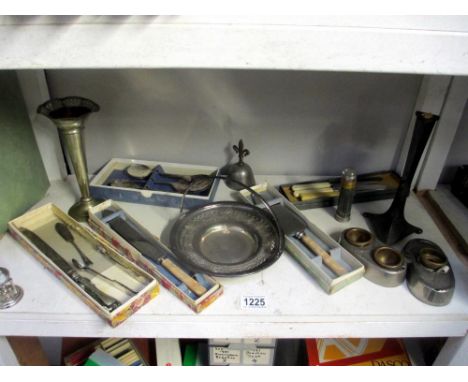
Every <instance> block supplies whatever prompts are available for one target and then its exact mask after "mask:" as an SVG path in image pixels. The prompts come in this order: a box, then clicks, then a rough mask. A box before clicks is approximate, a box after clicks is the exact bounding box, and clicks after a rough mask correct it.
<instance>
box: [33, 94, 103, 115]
mask: <svg viewBox="0 0 468 382" xmlns="http://www.w3.org/2000/svg"><path fill="white" fill-rule="evenodd" d="M99 109H100V108H99V105H98V104H97V103H95V102H93V101H91V100H90V99H87V98H83V97H77V96H70V97H64V98H52V99H50V100H48V101H46V102H44V103H43V104H41V105H39V106H38V107H37V112H38V113H39V114H42V115H44V116H46V117H47V118H50V119H80V118H84V117H86V116H87V115H88V114H90V113H93V112H97V111H99Z"/></svg>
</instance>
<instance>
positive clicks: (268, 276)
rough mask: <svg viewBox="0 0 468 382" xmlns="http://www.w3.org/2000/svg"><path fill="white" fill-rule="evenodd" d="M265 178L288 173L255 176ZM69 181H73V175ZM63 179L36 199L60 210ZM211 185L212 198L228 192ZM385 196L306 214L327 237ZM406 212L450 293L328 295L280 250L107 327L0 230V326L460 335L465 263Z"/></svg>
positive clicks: (189, 334) (465, 310) (67, 201)
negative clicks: (247, 271)
mask: <svg viewBox="0 0 468 382" xmlns="http://www.w3.org/2000/svg"><path fill="white" fill-rule="evenodd" d="M257 178H258V179H257V180H258V181H262V180H264V179H267V180H269V181H270V182H271V183H272V184H279V183H283V182H285V181H296V180H299V179H304V177H302V178H301V177H295V178H288V179H286V178H285V177H278V176H269V177H261V176H257ZM73 183H74V182H73ZM72 188H74V187H72V186H71V185H70V183H67V182H64V181H57V182H54V183H53V184H52V186H51V188H50V190H49V192H48V194H47V196H46V197H45V198H44V200H43V201H41V203H39V204H44V203H47V202H50V201H52V202H54V203H56V204H57V205H58V206H59V207H61V208H63V209H64V210H66V209H67V208H68V207H69V206H70V205H71V204H72V202H73V200H74V198H75V196H74V192H75V193H76V190H75V191H74V192H72ZM230 194H231V191H230V190H228V189H227V188H226V187H225V186H224V185H220V189H219V191H218V194H217V199H218V200H221V199H228V198H230ZM389 203H390V201H388V200H387V201H378V202H372V203H365V204H356V205H355V206H353V209H354V211H353V212H354V213H353V215H352V221H351V222H349V223H347V224H340V223H337V222H336V221H335V220H334V218H333V208H326V209H313V210H308V211H306V215H307V216H308V217H309V218H310V219H311V220H312V221H313V222H314V223H315V224H317V225H319V227H321V228H322V229H323V230H324V231H326V232H328V233H329V234H331V235H332V236H333V237H335V238H336V235H337V234H338V233H339V232H341V231H342V230H343V229H345V228H347V227H350V226H361V227H366V226H367V225H366V222H365V220H364V219H363V218H362V215H361V214H360V212H362V211H375V212H378V211H384V210H385V209H386V208H387V206H388V205H389ZM122 206H123V207H124V208H125V209H126V210H127V211H128V212H129V213H130V214H132V215H133V216H134V217H136V218H137V219H138V220H139V221H140V222H142V223H143V224H145V225H147V226H148V227H149V228H150V229H151V230H152V231H153V232H155V233H157V234H159V233H161V232H163V233H162V237H163V239H164V237H165V235H166V234H167V232H165V231H164V228H165V227H166V225H167V222H168V221H169V220H171V219H173V218H174V217H176V216H177V214H178V210H176V209H168V208H161V207H153V206H147V205H137V204H129V203H122ZM406 212H407V216H408V217H409V220H410V221H411V222H412V223H415V224H417V225H419V226H421V227H422V228H423V229H424V234H423V235H421V237H424V238H428V239H430V240H433V241H434V242H436V243H437V244H438V245H440V246H441V247H442V249H443V250H444V251H445V252H446V254H447V256H448V257H449V259H450V262H451V264H452V266H453V268H454V271H455V278H456V290H455V294H454V297H453V300H452V301H451V303H450V304H449V305H447V306H445V307H432V306H429V305H426V304H423V303H422V302H420V301H418V300H417V299H415V298H414V297H413V296H412V295H411V293H410V292H409V290H408V289H407V287H406V285H405V284H404V285H401V286H399V287H396V288H383V287H380V286H378V285H375V284H373V283H371V282H369V281H368V280H366V279H365V278H362V279H360V280H358V281H357V282H355V283H353V284H352V285H349V286H347V287H346V288H344V289H343V290H341V291H339V292H337V293H336V294H334V295H327V294H326V293H325V292H323V290H322V289H321V288H320V287H319V286H318V285H317V283H316V282H315V281H314V280H313V279H312V278H311V277H310V276H309V275H308V274H307V273H306V272H305V271H303V270H302V268H301V267H300V266H299V265H298V264H297V263H296V262H295V261H294V260H293V259H292V258H291V257H290V256H289V255H288V254H287V253H285V254H284V255H283V256H282V257H281V258H280V259H279V260H278V261H277V262H276V263H275V264H273V265H272V266H271V267H269V268H267V269H266V270H264V271H262V272H259V273H256V274H254V275H249V276H245V277H238V278H222V279H220V281H221V282H222V284H223V285H224V287H225V292H224V295H222V296H221V297H220V298H219V299H218V300H217V301H215V302H214V303H213V304H212V305H211V306H209V307H208V308H207V309H206V310H205V311H203V312H202V313H201V314H195V313H193V312H192V311H191V310H190V309H189V308H188V307H186V306H185V305H184V304H183V303H182V302H180V301H179V300H177V299H176V298H175V297H174V296H173V295H172V294H170V293H169V292H168V291H166V290H165V289H163V288H162V289H161V293H160V295H159V296H158V297H156V299H155V300H153V301H152V302H150V303H149V304H147V305H146V306H144V307H143V308H142V309H141V310H140V311H138V312H137V313H136V314H135V315H134V316H132V317H130V319H129V320H127V321H125V322H124V323H123V324H122V325H120V326H119V327H117V328H111V327H110V326H109V325H108V324H107V323H105V322H104V321H103V320H102V319H101V318H100V317H99V316H97V315H96V314H95V313H94V312H93V311H91V309H90V308H88V307H87V306H86V305H85V304H84V303H83V302H81V301H80V300H79V299H78V297H76V296H75V295H74V294H73V293H72V292H71V291H69V290H68V289H66V288H65V287H64V286H63V285H62V284H61V283H60V282H59V281H58V280H57V279H55V277H54V276H53V275H52V274H50V273H49V272H48V271H47V270H45V269H44V268H43V267H42V266H41V265H40V264H39V263H38V262H37V261H36V260H35V259H34V258H33V257H32V256H31V255H29V254H28V253H27V252H26V251H24V250H23V249H22V247H21V246H20V245H19V244H18V243H17V242H15V241H14V240H13V239H12V238H11V237H10V236H9V235H5V237H4V238H3V239H1V240H0V265H1V266H3V267H6V268H7V269H9V270H10V273H11V276H12V277H13V280H14V281H15V283H17V284H18V285H20V286H22V287H23V288H24V291H25V295H24V297H23V300H22V301H21V302H20V303H19V304H18V305H16V306H14V307H12V308H10V309H8V310H5V311H0V336H2V335H3V336H5V335H34V336H48V337H51V336H61V337H68V336H81V337H87V336H89V337H101V336H102V337H107V336H115V337H159V338H217V337H222V338H225V337H232V338H236V337H244V338H247V337H273V338H294V337H296V338H307V337H342V336H344V337H445V336H463V335H465V334H466V332H467V329H468V303H467V301H468V268H467V267H465V266H464V265H463V264H462V263H461V262H460V260H459V259H458V258H457V257H456V256H455V255H454V253H453V252H452V250H451V249H450V247H449V245H448V243H447V242H446V241H445V239H444V238H443V236H442V235H441V233H440V232H439V230H438V229H437V228H436V226H435V224H434V223H433V221H432V220H431V218H430V217H429V215H428V214H427V213H426V211H425V210H424V209H423V207H422V205H421V204H420V203H419V201H418V200H417V199H416V198H415V197H414V196H411V197H410V198H409V200H408V203H407V209H406ZM245 295H256V296H265V297H266V299H267V302H268V308H267V309H265V310H262V311H259V312H249V311H245V310H241V309H240V305H239V301H240V298H241V297H242V296H245Z"/></svg>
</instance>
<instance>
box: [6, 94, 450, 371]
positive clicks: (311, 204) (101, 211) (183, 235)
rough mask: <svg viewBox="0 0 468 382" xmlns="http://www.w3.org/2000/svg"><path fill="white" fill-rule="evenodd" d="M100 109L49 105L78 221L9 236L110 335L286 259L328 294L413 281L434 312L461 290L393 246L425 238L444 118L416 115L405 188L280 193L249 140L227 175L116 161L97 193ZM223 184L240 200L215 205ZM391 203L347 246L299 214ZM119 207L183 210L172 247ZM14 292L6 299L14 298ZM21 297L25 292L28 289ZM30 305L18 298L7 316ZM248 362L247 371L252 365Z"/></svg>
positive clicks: (360, 183) (423, 252)
mask: <svg viewBox="0 0 468 382" xmlns="http://www.w3.org/2000/svg"><path fill="white" fill-rule="evenodd" d="M98 110H99V107H98V106H97V105H96V104H95V103H94V102H92V101H90V100H87V99H84V98H81V97H66V98H62V99H54V100H50V101H48V102H46V103H44V104H43V105H40V106H39V108H38V112H39V113H40V114H43V115H45V116H46V117H48V118H49V119H50V120H51V121H53V122H54V123H55V125H56V126H57V128H58V130H59V133H60V135H61V137H62V140H63V142H64V145H65V149H66V152H67V153H68V154H69V156H70V159H71V162H72V165H73V168H74V170H75V174H76V179H77V182H78V185H79V189H80V194H81V195H80V199H79V200H78V201H77V202H76V203H75V204H73V206H71V208H70V209H69V211H68V213H69V215H70V216H69V215H67V214H66V213H64V212H63V211H61V210H60V209H59V208H58V207H56V206H55V205H53V204H47V205H44V206H42V207H39V208H37V209H34V210H31V211H29V212H27V213H26V214H24V215H22V216H20V217H18V218H16V219H14V220H12V221H10V222H9V224H8V227H9V231H10V233H11V235H12V236H13V237H14V238H15V239H16V240H18V241H19V242H20V244H21V245H23V246H24V247H25V248H26V249H27V251H28V252H30V253H31V254H32V255H33V256H34V257H35V258H36V259H37V260H38V261H40V262H41V264H43V265H44V266H45V268H47V269H48V270H49V271H50V272H51V273H52V274H53V275H55V276H56V277H58V278H59V279H60V280H61V281H62V282H63V283H64V284H65V285H66V286H67V287H68V288H69V289H71V290H72V291H73V292H74V293H75V294H76V295H78V296H79V298H80V299H82V300H83V301H84V302H85V303H86V304H87V305H89V306H90V307H91V308H92V309H93V310H94V311H95V312H97V313H98V314H99V315H100V316H102V317H103V318H104V319H105V320H106V321H107V322H109V323H110V324H111V325H112V326H116V325H118V324H120V323H122V322H123V321H125V320H126V319H127V318H128V317H130V316H131V315H132V314H133V313H135V312H137V310H138V309H140V308H141V307H142V306H143V305H145V304H146V303H149V302H150V301H151V300H152V299H153V298H155V297H156V296H157V294H158V292H159V285H162V286H163V287H165V288H166V289H167V290H169V291H170V292H171V293H172V294H173V295H174V296H175V297H177V298H178V299H179V300H180V301H182V302H183V303H184V304H185V305H187V306H188V307H189V308H190V309H192V310H193V312H196V313H199V312H201V311H202V310H203V309H205V308H206V307H208V306H209V305H210V304H211V303H213V302H214V301H216V300H217V299H218V298H219V297H220V296H222V294H223V291H224V287H223V285H222V284H221V282H220V281H218V279H217V278H218V277H236V276H242V275H247V274H251V273H256V272H260V271H262V270H266V269H267V268H268V267H269V266H271V265H272V264H273V263H275V262H276V261H277V260H278V259H279V258H280V256H281V255H282V254H283V252H285V251H287V252H288V253H289V254H290V255H291V256H292V257H293V258H294V259H295V260H296V261H297V264H299V266H301V267H302V268H304V269H305V270H306V272H307V273H308V274H309V275H310V276H311V277H312V279H313V280H314V282H317V283H318V284H319V285H320V287H321V288H322V289H323V290H324V291H325V293H327V294H333V293H336V292H337V291H339V290H340V289H342V288H344V287H346V286H348V285H351V284H353V283H355V282H356V281H358V280H359V279H360V278H362V277H363V276H365V277H366V278H367V279H368V280H370V281H372V282H374V283H376V284H379V285H381V286H384V287H395V286H398V285H400V284H402V283H403V282H404V280H407V284H408V288H409V289H410V291H411V293H412V294H413V295H414V296H415V297H416V298H418V299H419V300H420V301H422V302H424V303H426V304H431V305H438V306H441V305H446V304H448V303H449V302H450V300H451V298H452V295H453V291H454V288H455V279H454V276H453V272H452V268H451V266H450V263H449V261H448V259H447V257H446V256H445V254H444V253H443V252H442V250H441V249H440V247H438V246H437V245H436V244H435V243H432V242H430V241H428V240H422V241H417V242H415V241H414V240H413V241H410V242H409V243H408V244H407V246H406V247H405V248H404V249H403V251H402V253H400V252H398V251H397V250H396V249H395V248H393V247H392V245H393V244H394V243H395V242H397V241H399V240H401V239H403V238H404V237H406V236H408V235H409V234H410V233H421V232H422V230H421V229H419V228H418V227H415V226H412V225H411V224H409V223H407V222H406V220H405V217H404V206H405V201H406V198H407V196H408V194H409V185H410V184H411V180H412V177H413V176H414V171H415V169H416V166H417V164H418V161H419V159H420V156H421V155H422V151H423V149H424V147H425V144H426V142H427V139H428V137H429V135H428V134H429V133H430V131H431V130H432V127H433V126H434V124H435V122H436V121H437V119H438V117H437V116H433V115H432V114H428V113H420V112H418V113H417V122H416V127H415V131H414V137H416V138H417V139H415V140H414V142H412V145H411V147H410V153H411V155H409V158H408V163H407V166H405V171H404V173H403V176H402V177H399V176H398V175H397V174H396V173H394V172H393V171H384V172H377V173H369V174H358V175H357V176H356V172H355V171H354V170H353V169H352V168H347V169H345V170H344V171H343V173H342V176H341V177H336V178H335V177H333V178H326V179H319V180H314V181H309V182H299V183H288V184H281V185H278V186H272V185H269V184H268V183H261V184H255V183H256V182H255V177H254V173H253V170H252V168H251V167H250V166H249V165H247V164H246V163H245V162H244V157H245V156H247V155H248V154H249V153H250V152H249V150H247V149H245V148H244V144H243V141H242V140H240V141H239V144H238V145H237V146H236V145H235V146H233V149H234V151H235V152H236V153H237V154H238V155H239V161H238V162H237V163H235V164H231V165H227V166H224V167H220V168H218V167H216V166H199V165H188V164H176V163H167V162H159V161H147V160H136V159H119V158H114V159H111V160H110V161H109V162H108V163H107V164H106V165H104V166H103V167H102V168H101V170H100V171H98V173H97V174H96V175H95V176H94V178H93V179H92V180H91V182H89V180H88V173H87V164H86V158H85V153H84V145H83V142H82V137H81V135H82V131H83V129H84V121H85V120H86V118H87V117H88V115H89V114H90V113H92V112H96V111H98ZM420 135H421V137H420ZM419 138H421V139H419ZM221 180H223V181H224V182H225V185H226V186H227V187H228V188H231V189H233V190H235V191H236V192H235V193H233V194H232V195H234V196H236V197H237V199H240V200H241V201H234V200H224V201H215V196H216V191H217V189H218V185H219V183H220V181H221ZM392 197H394V200H393V202H392V205H391V207H390V209H389V210H388V211H387V212H386V213H384V214H370V213H369V214H364V217H366V218H367V219H368V220H369V225H370V227H371V229H372V231H373V232H369V231H367V230H366V229H364V228H360V227H352V228H348V229H346V230H343V232H342V233H341V237H340V240H339V242H337V241H336V240H334V239H333V238H332V237H331V236H330V235H329V234H327V233H326V232H324V231H323V230H322V229H321V228H320V227H319V226H318V224H316V223H313V222H312V221H310V220H309V219H307V218H306V216H305V215H304V213H303V212H301V210H304V209H308V208H322V207H330V206H334V205H338V207H337V209H336V213H335V219H336V220H337V221H338V222H339V223H342V222H346V221H349V220H350V216H351V213H352V210H351V206H352V204H353V203H358V202H364V201H372V200H380V199H387V198H392ZM117 202H124V203H125V204H129V203H135V204H142V205H153V206H158V208H161V207H163V208H176V209H179V216H178V217H176V218H175V220H174V221H172V222H170V225H168V226H167V228H168V230H169V240H168V242H163V241H162V240H161V239H160V238H159V237H157V236H156V235H155V233H154V232H152V231H151V230H150V229H148V228H147V227H145V226H144V225H143V224H141V223H140V221H139V217H138V216H131V215H130V214H129V213H128V211H127V207H122V206H121V205H120V204H118V203H117ZM144 208H151V207H149V206H145V207H144ZM184 209H185V211H184ZM140 211H141V209H140ZM182 211H183V212H182ZM132 214H133V211H132ZM85 224H88V225H89V226H90V227H91V228H92V229H90V228H88V227H87V226H85ZM2 274H3V275H7V276H8V271H7V270H6V269H5V270H4V271H3V269H2ZM4 278H5V280H6V278H7V277H6V276H5V277H4ZM0 281H1V280H0ZM291 282H294V281H293V280H292V281H291ZM4 284H5V285H6V284H7V283H6V282H5V283H2V284H1V285H0V290H3V289H5V290H6V289H7V288H6V287H3V285H4ZM10 284H11V285H12V283H11V282H9V284H8V285H10ZM10 289H11V288H10ZM15 290H16V291H17V292H18V293H19V291H21V292H22V290H21V288H20V287H17V288H16V289H15ZM26 293H27V292H26ZM21 295H22V293H21ZM20 299H21V296H17V297H16V298H11V299H9V300H8V301H6V302H5V303H4V304H2V306H3V305H4V306H5V307H10V306H13V305H14V304H15V303H17V302H18V301H20ZM233 303H234V302H233ZM218 348H219V346H218ZM218 350H219V349H218ZM224 350H225V349H224ZM224 350H223V349H221V348H220V353H219V354H221V355H219V354H214V353H213V356H215V355H216V357H217V358H216V357H215V358H213V363H218V362H220V363H219V364H225V363H232V362H228V361H227V358H226V360H224V358H223V356H222V355H223V354H224V353H225V352H224ZM235 350H236V351H237V350H239V349H235ZM254 350H255V349H254ZM257 350H258V349H257ZM257 350H255V351H257ZM248 352H250V353H249V354H250V356H251V357H250V358H251V359H255V360H256V361H252V362H253V363H258V364H260V363H265V364H270V363H271V359H270V358H269V355H271V354H272V353H273V352H272V351H266V352H265V351H264V350H262V349H260V353H258V352H257V353H255V352H253V350H252V349H248ZM262 352H263V353H262ZM246 354H247V353H246ZM249 354H247V355H246V356H245V357H247V358H245V357H244V361H245V359H248V356H249ZM218 355H219V357H218ZM260 356H261V357H260ZM252 357H253V358H252ZM258 357H260V358H258ZM262 357H263V358H262ZM215 359H216V360H215ZM260 359H261V360H260ZM220 360H221V361H220ZM238 361H239V359H237V361H236V362H237V363H239V362H238ZM236 362H234V363H236ZM240 363H245V362H243V361H242V357H241V359H240Z"/></svg>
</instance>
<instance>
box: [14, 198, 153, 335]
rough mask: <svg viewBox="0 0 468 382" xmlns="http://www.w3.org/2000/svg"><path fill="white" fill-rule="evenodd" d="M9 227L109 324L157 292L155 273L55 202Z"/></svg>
mask: <svg viewBox="0 0 468 382" xmlns="http://www.w3.org/2000/svg"><path fill="white" fill-rule="evenodd" d="M8 228H9V231H10V233H11V234H12V235H13V237H14V238H15V239H16V240H18V241H19V242H20V244H21V245H22V246H23V247H24V248H25V249H26V250H27V251H28V252H29V253H31V254H32V255H33V256H34V257H35V258H36V259H37V260H38V261H39V262H40V263H41V264H42V265H44V267H45V268H46V269H48V270H49V271H50V272H51V273H52V274H53V275H54V276H56V277H58V278H59V279H60V280H61V281H62V282H63V283H64V284H65V285H66V286H67V287H68V288H69V289H71V290H72V291H73V292H74V293H75V294H76V295H78V297H79V298H80V299H81V300H83V301H84V302H85V303H86V304H87V305H88V306H90V307H91V309H93V310H94V311H95V312H97V313H98V314H99V315H100V316H102V317H103V318H104V319H105V320H106V321H108V322H109V323H110V324H111V325H112V326H117V325H118V324H120V323H122V322H123V321H125V320H126V319H127V318H128V317H130V316H131V315H132V314H133V313H135V312H136V311H138V310H139V309H140V308H141V307H142V306H143V305H145V304H146V303H148V302H149V301H151V300H152V299H153V298H155V297H156V296H157V295H158V293H159V284H158V282H157V281H156V280H155V279H154V277H152V276H151V275H150V274H148V273H147V272H146V271H144V270H143V269H142V268H140V267H138V266H136V265H135V264H134V263H133V262H131V261H129V260H127V259H126V258H124V257H123V256H121V255H120V254H119V253H118V252H117V251H116V250H115V248H114V247H113V246H112V245H110V244H109V242H107V241H106V240H104V239H103V238H102V237H100V236H99V235H96V233H94V232H93V231H91V230H90V229H88V228H86V227H83V226H82V225H80V224H79V223H78V222H77V221H75V220H74V219H72V218H71V217H70V216H68V215H67V214H65V213H64V212H63V211H61V210H60V209H59V208H58V207H56V206H55V205H53V204H47V205H45V206H43V207H40V208H37V209H35V210H32V211H30V212H27V213H26V214H24V215H22V216H20V217H18V218H16V219H14V220H12V221H10V222H9V223H8Z"/></svg>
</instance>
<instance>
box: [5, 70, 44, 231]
mask: <svg viewBox="0 0 468 382" xmlns="http://www.w3.org/2000/svg"><path fill="white" fill-rule="evenodd" d="M0 94H1V97H0V153H1V158H0V237H1V236H2V235H3V234H4V233H5V231H6V229H7V223H8V221H9V220H11V219H13V218H15V217H17V216H19V215H21V214H22V213H24V212H25V211H26V210H27V209H29V208H30V207H31V206H33V205H34V204H35V203H37V202H38V201H39V200H40V199H41V198H42V197H43V196H44V195H45V193H46V191H47V189H48V188H49V180H48V178H47V173H46V171H45V168H44V164H43V162H42V158H41V155H40V153H39V148H38V147H37V143H36V139H35V137H34V133H33V130H32V126H31V122H30V120H29V117H28V112H27V109H26V105H25V103H24V100H23V96H22V94H21V90H20V87H19V83H18V79H17V77H16V73H15V72H14V71H0Z"/></svg>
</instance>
